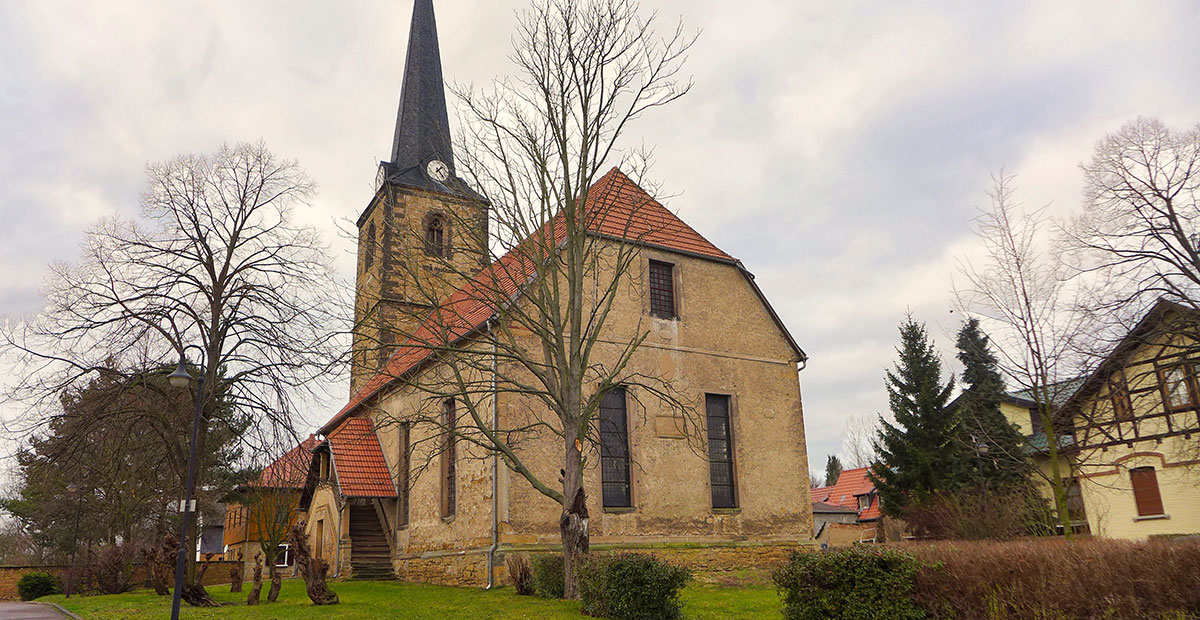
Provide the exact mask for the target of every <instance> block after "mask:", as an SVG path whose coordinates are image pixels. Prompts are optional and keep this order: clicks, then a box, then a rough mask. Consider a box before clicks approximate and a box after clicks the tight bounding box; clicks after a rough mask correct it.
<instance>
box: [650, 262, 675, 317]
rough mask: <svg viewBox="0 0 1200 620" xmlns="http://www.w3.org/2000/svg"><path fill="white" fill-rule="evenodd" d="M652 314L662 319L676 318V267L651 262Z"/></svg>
mask: <svg viewBox="0 0 1200 620" xmlns="http://www.w3.org/2000/svg"><path fill="white" fill-rule="evenodd" d="M650 314H651V316H656V317H658V318H660V319H673V318H675V316H676V314H675V265H672V264H671V263H664V262H661V261H656V260H652V261H650Z"/></svg>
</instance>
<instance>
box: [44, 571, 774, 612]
mask: <svg viewBox="0 0 1200 620" xmlns="http://www.w3.org/2000/svg"><path fill="white" fill-rule="evenodd" d="M268 585H269V584H268ZM331 585H332V587H333V590H334V591H335V592H337V593H338V596H339V597H341V600H342V602H341V604H339V605H333V606H330V607H316V606H314V605H313V604H312V603H311V602H310V601H309V600H308V596H307V595H306V594H305V593H304V583H303V582H301V581H298V580H286V581H284V582H283V592H282V593H281V594H280V596H279V602H277V603H266V602H264V603H262V604H260V605H259V606H257V607H247V606H246V594H245V593H244V592H243V593H240V594H230V593H229V586H213V587H210V588H208V591H209V593H210V594H212V595H213V597H214V598H216V599H217V600H219V601H221V602H229V603H233V605H229V606H225V607H217V608H211V609H197V608H191V607H188V606H187V605H184V608H183V613H182V618H186V619H188V620H198V619H201V618H222V619H224V618H229V619H232V620H240V619H243V618H244V619H246V620H251V619H253V620H306V619H308V618H320V619H322V620H366V619H372V620H373V619H375V618H413V619H429V620H435V619H436V620H489V619H490V620H518V619H521V620H524V619H528V620H557V619H560V618H570V619H573V620H578V619H580V618H584V617H585V616H583V615H582V614H580V613H579V603H576V602H571V601H549V600H543V599H539V598H534V597H529V596H517V595H516V594H514V593H513V590H512V588H508V587H505V588H499V589H497V590H494V591H491V592H487V591H484V590H477V589H469V588H449V587H444V586H431V585H420V584H408V583H399V582H371V581H348V582H340V583H333V584H331ZM246 589H247V590H249V584H247V586H246ZM266 594H267V592H266V588H264V589H263V598H264V601H265V598H266ZM40 600H43V601H52V602H55V603H58V604H59V605H62V606H63V607H65V608H67V609H69V610H71V611H73V612H75V613H76V614H79V615H80V616H82V617H83V618H85V620H117V619H120V620H141V619H146V620H150V619H153V620H161V619H162V618H167V617H169V616H170V611H171V598H170V597H169V596H162V597H160V596H155V595H154V593H153V592H150V591H142V590H139V591H137V592H132V593H129V594H120V595H116V596H84V597H71V599H70V600H68V599H64V598H63V597H62V596H51V597H46V598H43V599H40ZM683 600H684V607H683V610H684V617H685V618H688V619H689V620H710V619H711V620H715V619H717V618H722V619H724V618H751V619H754V618H771V619H775V618H779V617H780V601H779V597H778V596H777V595H776V594H775V590H774V589H772V588H768V587H763V586H753V587H742V588H727V587H717V586H708V585H703V584H699V583H692V584H691V585H690V586H688V587H687V588H685V589H684V591H683Z"/></svg>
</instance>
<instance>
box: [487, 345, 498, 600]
mask: <svg viewBox="0 0 1200 620" xmlns="http://www.w3.org/2000/svg"><path fill="white" fill-rule="evenodd" d="M491 335H492V323H490V322H489V323H488V336H489V337H491ZM498 355H499V353H498V352H497V350H496V341H495V340H492V432H493V433H495V432H496V431H498V430H500V407H499V405H500V402H499V398H498V397H497V393H496V358H497V356H498ZM499 550H500V453H499V452H498V451H495V450H493V451H492V546H491V548H489V549H488V559H487V589H488V590H491V589H492V588H493V587H494V586H495V585H496V552H497V551H499Z"/></svg>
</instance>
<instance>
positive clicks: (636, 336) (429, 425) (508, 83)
mask: <svg viewBox="0 0 1200 620" xmlns="http://www.w3.org/2000/svg"><path fill="white" fill-rule="evenodd" d="M693 41H694V37H692V36H689V35H687V34H685V32H684V30H683V28H682V26H680V27H678V28H676V29H675V30H673V31H671V32H669V33H668V35H667V36H666V37H665V38H659V36H658V35H657V34H656V32H655V29H654V18H653V17H649V18H644V17H642V16H641V15H640V13H639V6H638V4H637V3H636V2H632V1H630V0H545V1H542V2H538V3H537V4H535V5H534V6H533V7H532V8H531V9H530V10H529V11H527V12H525V13H524V14H522V16H521V17H520V23H519V26H518V34H517V36H516V38H515V43H514V45H515V49H514V52H513V54H512V60H513V61H514V62H515V64H516V66H517V69H518V72H519V75H518V76H517V77H516V78H514V79H512V80H505V81H501V82H497V83H496V84H494V86H493V87H492V88H491V89H489V90H487V91H479V90H476V89H474V88H470V87H456V88H455V89H453V90H454V94H455V95H456V96H457V98H458V100H459V102H460V104H461V105H460V108H461V109H462V115H461V126H462V131H461V135H460V138H459V140H458V141H457V145H456V151H457V152H458V153H459V154H460V158H459V169H460V171H461V172H463V176H464V178H465V179H466V180H467V182H468V183H469V184H471V185H472V186H473V187H474V188H475V190H477V191H478V192H480V193H481V194H482V195H484V196H485V197H486V198H487V201H488V206H489V212H490V213H489V216H490V218H489V226H481V225H480V222H479V221H477V220H473V219H470V218H469V217H466V216H462V215H460V214H454V213H449V214H446V215H447V217H449V218H451V221H450V222H448V224H449V230H451V231H454V237H453V238H454V247H452V248H450V250H449V251H441V248H438V247H431V246H430V245H428V242H431V240H429V239H426V240H422V241H425V242H426V243H411V244H408V245H409V247H413V248H419V249H418V250H416V251H418V252H423V254H426V255H433V260H434V261H435V263H436V264H435V266H434V267H433V268H427V267H426V266H425V265H427V264H428V261H429V257H428V256H424V255H423V256H422V260H401V261H397V262H398V263H399V264H401V265H405V266H408V268H410V269H412V270H413V271H412V273H410V274H408V275H409V276H410V277H409V278H408V280H407V281H411V282H412V283H413V290H412V293H411V294H412V295H413V297H414V298H415V299H416V300H418V301H420V302H422V303H419V304H414V305H413V307H414V308H416V309H417V312H416V313H415V314H414V315H413V316H412V317H411V320H412V321H413V323H414V324H418V325H422V327H421V328H420V329H419V330H417V332H416V334H414V335H412V337H411V339H410V340H408V342H407V343H405V347H406V348H407V349H408V350H414V349H415V350H421V349H423V350H425V351H427V352H432V353H433V354H434V355H436V359H437V360H438V364H437V366H436V367H434V368H431V369H427V370H423V371H421V372H420V373H419V374H418V375H416V376H414V377H406V378H405V379H406V381H407V385H408V386H409V388H408V389H411V390H414V391H416V392H419V393H420V394H421V395H422V398H423V401H422V402H424V403H426V404H425V406H423V407H421V408H420V409H419V410H418V411H415V412H406V414H405V416H404V418H403V420H397V423H404V424H409V425H412V428H413V429H414V431H413V437H414V438H418V437H421V438H423V439H414V453H418V452H420V453H423V454H426V455H428V457H429V459H430V461H427V462H431V459H434V458H436V457H437V456H439V455H441V454H444V453H447V452H448V451H450V450H452V449H453V446H455V445H456V444H457V445H462V446H464V447H468V448H469V447H471V446H475V447H476V450H475V451H474V452H475V453H477V454H479V455H487V456H490V455H495V454H498V455H499V457H500V459H501V460H502V462H503V464H504V466H507V467H508V468H510V469H511V470H512V471H514V472H516V473H517V474H519V475H520V476H521V477H523V478H524V479H525V480H526V481H527V482H528V483H529V484H530V485H532V487H533V488H534V489H536V490H537V491H538V492H540V493H541V494H542V495H544V496H546V497H547V498H549V499H551V500H553V501H555V502H557V503H558V504H559V505H560V506H561V507H562V514H561V522H560V530H561V535H562V542H563V549H564V555H565V557H566V562H565V577H566V593H567V596H568V597H574V596H575V595H576V587H575V578H574V571H573V566H574V564H575V562H576V559H577V556H578V555H579V554H581V553H586V552H587V551H588V548H589V534H588V525H587V522H588V515H587V509H586V492H585V490H584V486H583V472H584V468H585V464H586V462H587V460H588V458H589V456H594V455H596V454H597V451H598V450H599V447H598V446H599V430H598V421H597V413H598V410H599V408H600V404H601V401H602V400H603V399H604V398H605V396H606V395H607V394H608V393H609V392H610V391H612V390H613V389H614V388H616V387H618V386H619V387H622V388H625V389H627V390H628V391H629V394H630V395H631V396H632V398H634V399H650V400H654V401H656V402H658V401H661V402H664V403H667V404H668V405H667V406H668V407H671V408H673V409H675V410H676V411H680V412H683V411H689V412H693V413H694V404H693V403H684V402H682V401H681V399H680V398H679V397H678V395H677V394H675V393H674V391H673V390H672V389H671V387H670V385H669V384H668V383H666V382H663V381H661V380H659V379H658V378H657V377H653V376H647V375H645V374H643V373H641V372H638V371H634V370H632V369H631V368H630V367H629V363H630V360H631V358H632V357H633V355H634V352H635V351H637V350H638V348H639V346H640V345H641V344H642V342H643V340H644V338H645V337H646V335H647V334H648V333H649V324H648V322H647V324H642V323H641V322H639V323H638V324H637V325H636V326H633V327H632V329H630V328H625V327H623V328H621V329H620V331H618V330H617V329H616V328H614V327H613V324H614V321H612V320H610V319H611V317H610V311H611V310H612V309H613V307H614V304H616V303H618V302H619V301H620V299H621V296H622V295H623V294H627V291H628V290H629V286H630V285H631V283H634V282H640V280H637V279H636V275H637V273H636V272H635V271H634V267H635V266H636V265H637V264H638V262H637V257H638V256H639V255H640V248H641V246H640V244H639V240H640V239H641V236H642V235H645V234H646V233H647V232H648V230H647V229H646V228H645V227H641V228H637V227H636V226H635V225H634V223H635V222H637V221H638V217H639V216H638V214H639V212H640V210H641V209H642V208H644V207H647V206H649V205H648V203H649V202H650V200H651V199H650V198H649V197H648V196H644V197H634V198H633V199H632V200H633V202H634V204H628V200H629V197H628V196H624V195H622V196H618V195H617V192H618V189H619V188H617V187H616V186H611V187H607V188H602V189H600V190H595V189H593V186H594V185H595V184H596V182H597V181H598V180H599V179H600V177H601V174H602V173H603V170H604V167H605V166H606V165H611V162H613V161H614V160H615V159H618V158H620V157H621V154H622V150H621V144H620V142H619V140H620V138H621V136H622V134H623V133H624V131H625V130H626V129H627V128H628V126H629V124H630V123H631V122H633V121H635V120H636V119H638V118H640V117H641V116H642V115H643V114H644V113H646V112H647V111H650V110H652V109H654V108H658V107H661V106H664V105H667V104H669V103H670V102H672V101H674V100H676V99H678V98H679V97H681V96H683V95H684V94H685V93H687V92H688V90H689V89H690V86H691V83H690V82H689V81H686V80H681V79H680V77H679V72H680V68H681V66H682V64H683V62H684V60H685V55H686V52H687V50H688V49H689V47H690V46H691V44H692V42H693ZM625 161H626V162H627V163H628V164H629V165H633V166H635V167H638V168H639V170H640V168H641V166H642V165H643V164H644V163H645V158H644V157H643V156H642V155H640V154H634V155H630V154H629V153H628V152H626V155H625ZM635 176H636V174H635ZM601 193H604V194H606V195H598V194H601ZM455 218H457V219H455ZM601 228H603V229H604V230H605V231H607V234H598V233H599V232H600V231H601ZM434 243H435V244H436V241H434ZM468 248H484V249H485V250H484V252H485V254H486V256H483V257H481V258H482V260H481V261H480V262H479V263H478V264H474V265H464V264H463V263H462V262H461V261H456V260H455V259H454V256H456V255H457V253H459V252H462V251H465V249H468ZM480 265H486V267H484V268H483V271H482V272H480V271H479V267H480ZM464 282H465V283H468V284H466V286H465V287H462V288H460V286H461V285H462V283H464ZM455 289H459V292H458V293H456V294H455V296H454V297H452V299H451V300H450V301H449V302H447V301H446V300H445V299H442V298H441V295H442V294H443V293H444V291H446V290H455ZM428 308H433V310H432V314H430V311H429V310H428ZM479 312H483V313H485V316H490V317H491V319H490V320H488V321H487V322H486V325H485V327H484V328H482V329H470V327H471V326H473V325H476V324H477V323H476V320H475V318H474V317H475V316H477V314H478V313H479ZM500 394H503V395H513V396H516V397H519V398H520V399H524V401H526V402H527V403H528V407H525V406H522V407H521V408H520V409H521V411H519V415H515V416H505V417H504V418H503V419H501V417H500V416H498V415H493V414H494V413H495V412H494V408H493V404H494V402H495V398H496V396H497V395H500ZM447 402H451V403H453V405H452V407H451V410H450V412H449V413H447V410H446V407H447V404H446V403H447ZM680 417H681V418H683V417H685V415H684V414H683V413H680ZM550 437H552V438H554V439H555V440H556V448H555V450H556V451H560V452H561V455H562V461H561V462H562V466H561V472H558V471H555V472H553V473H552V474H551V473H550V472H535V471H534V468H533V467H531V466H529V465H528V464H527V463H526V461H525V458H526V457H525V456H523V455H522V448H523V447H524V446H525V445H527V443H528V442H530V441H531V440H545V439H547V438H550ZM418 443H424V444H425V446H426V447H427V448H428V450H424V451H420V450H419V449H418V447H417V445H416V444H418ZM468 452H469V450H461V451H459V452H458V453H457V454H458V455H459V456H460V457H461V456H467V454H466V453H468ZM550 476H553V477H550Z"/></svg>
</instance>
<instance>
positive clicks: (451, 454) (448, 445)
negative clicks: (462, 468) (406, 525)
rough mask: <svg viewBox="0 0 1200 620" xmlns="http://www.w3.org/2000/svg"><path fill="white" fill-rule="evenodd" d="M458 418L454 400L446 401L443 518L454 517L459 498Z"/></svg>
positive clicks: (443, 428) (443, 417)
mask: <svg viewBox="0 0 1200 620" xmlns="http://www.w3.org/2000/svg"><path fill="white" fill-rule="evenodd" d="M457 418H458V416H457V413H456V411H455V407H454V399H453V398H449V399H446V401H445V402H444V403H442V432H443V433H444V435H443V436H444V441H445V444H443V445H444V448H443V450H442V517H443V518H445V517H453V516H454V510H455V502H456V500H457V499H458V497H457V488H456V485H455V474H456V473H457V472H456V471H455V470H456V469H457V463H456V462H455V461H456V459H455V456H456V455H455V452H456V448H457V446H456V443H457V442H455V440H454V432H455V429H456V428H457V426H456V425H457V423H458V419H457Z"/></svg>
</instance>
